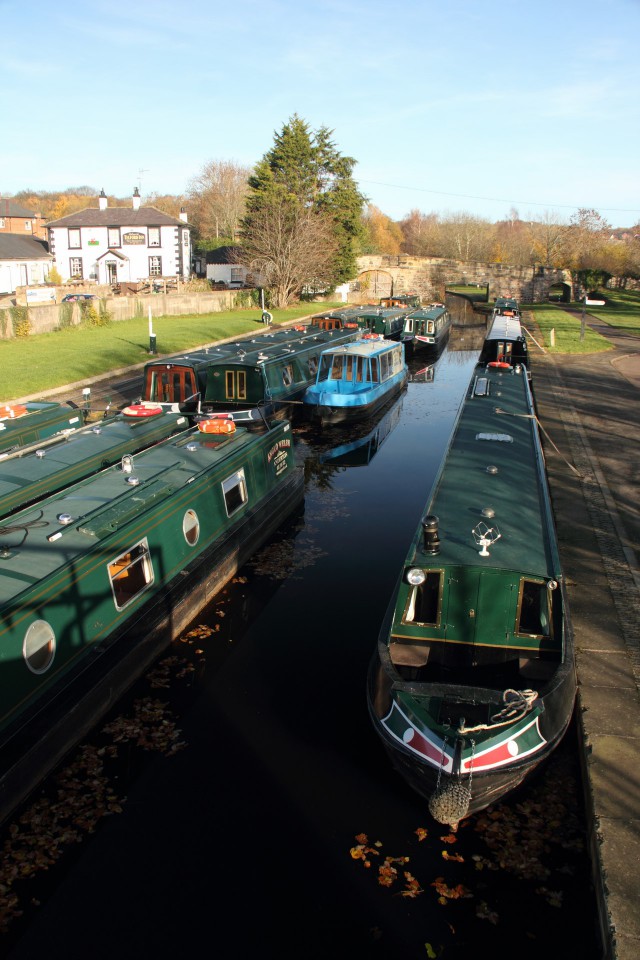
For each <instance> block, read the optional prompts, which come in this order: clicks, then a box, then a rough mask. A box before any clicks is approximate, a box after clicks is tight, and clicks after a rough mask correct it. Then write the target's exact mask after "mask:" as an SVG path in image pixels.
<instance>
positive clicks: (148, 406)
mask: <svg viewBox="0 0 640 960" xmlns="http://www.w3.org/2000/svg"><path fill="white" fill-rule="evenodd" d="M159 413H162V407H160V406H158V404H157V403H150V402H149V401H148V400H145V401H143V402H142V403H132V404H131V406H130V407H124V409H123V410H122V415H123V417H131V419H132V420H139V419H140V418H141V417H157V416H158V414H159Z"/></svg>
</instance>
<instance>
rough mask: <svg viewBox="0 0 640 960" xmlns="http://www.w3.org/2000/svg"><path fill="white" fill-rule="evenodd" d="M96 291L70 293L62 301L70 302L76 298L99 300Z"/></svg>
mask: <svg viewBox="0 0 640 960" xmlns="http://www.w3.org/2000/svg"><path fill="white" fill-rule="evenodd" d="M97 299H98V298H97V297H96V295H95V293H68V294H67V295H66V296H65V297H63V298H62V303H70V302H71V301H76V300H97Z"/></svg>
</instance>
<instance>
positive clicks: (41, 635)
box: [0, 420, 304, 790]
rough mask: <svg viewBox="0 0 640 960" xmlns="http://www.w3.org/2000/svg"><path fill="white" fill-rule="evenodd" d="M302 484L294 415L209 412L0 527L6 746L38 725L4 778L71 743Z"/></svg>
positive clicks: (0, 718)
mask: <svg viewBox="0 0 640 960" xmlns="http://www.w3.org/2000/svg"><path fill="white" fill-rule="evenodd" d="M202 427H204V429H202ZM303 495H304V480H303V476H302V469H301V467H299V466H298V465H296V463H295V456H294V449H293V438H292V433H291V427H290V423H289V422H288V421H286V420H278V421H272V422H271V423H269V425H268V427H267V428H266V429H265V430H263V431H257V430H252V431H250V430H247V429H245V428H242V427H237V428H236V427H235V425H234V424H231V423H228V422H227V421H218V422H217V423H215V422H214V421H212V420H210V421H207V422H206V424H205V425H200V426H198V427H191V428H189V429H188V430H186V431H182V432H181V433H179V434H177V435H176V436H174V437H171V438H170V439H168V440H165V441H163V442H161V443H158V444H155V445H154V446H153V447H150V448H148V449H146V450H143V451H142V452H140V453H138V454H135V455H127V456H124V457H123V458H122V461H121V463H119V464H117V465H114V466H111V467H108V468H107V469H105V470H102V471H100V472H99V473H97V474H94V475H92V476H90V477H87V478H85V479H84V480H81V481H80V482H79V483H75V484H72V485H71V486H67V487H65V488H64V489H62V490H60V491H58V492H57V493H55V494H54V495H52V496H50V497H46V498H44V499H42V500H40V501H38V503H36V504H34V505H32V506H30V507H27V508H25V509H23V510H21V511H19V512H17V513H14V514H13V515H12V516H11V518H10V521H9V522H8V523H6V522H5V523H3V524H0V609H1V614H0V680H1V683H2V690H3V697H2V706H1V707H0V745H1V747H2V749H3V751H5V752H6V751H8V750H10V745H11V742H12V740H13V738H15V737H23V736H24V733H23V731H24V730H25V729H28V730H33V729H36V730H37V731H38V734H37V736H36V737H35V738H34V737H33V736H31V737H30V739H29V741H28V743H29V744H30V745H31V746H30V748H29V751H27V753H28V754H29V755H27V754H25V755H24V756H22V755H20V756H18V759H17V761H16V766H15V767H14V768H12V770H13V771H14V772H12V773H10V774H7V776H9V781H7V780H6V779H5V780H3V781H2V783H3V787H2V789H3V790H5V789H6V783H7V782H10V783H13V785H14V788H15V789H21V788H22V785H23V784H24V783H26V782H27V781H28V780H29V779H30V778H31V781H30V782H33V778H35V779H36V781H37V780H38V778H40V777H41V776H42V775H43V770H44V767H46V765H47V764H48V763H50V762H55V759H56V756H57V755H58V752H59V751H60V750H62V749H63V748H69V746H70V745H72V744H73V743H74V742H77V741H76V737H77V738H80V737H82V736H83V735H84V731H85V730H86V729H88V728H89V727H90V726H93V725H94V724H95V722H96V720H97V719H98V718H99V716H100V712H101V711H103V710H106V709H107V708H108V707H109V706H110V705H111V704H112V702H113V701H114V699H116V698H117V697H119V696H120V695H121V694H122V693H123V692H124V690H125V689H127V687H128V686H130V685H131V683H132V682H133V680H134V679H135V678H136V676H138V675H139V674H140V672H142V670H144V669H145V667H146V666H147V665H148V664H149V663H150V662H151V661H152V660H153V659H154V658H155V657H156V656H157V655H158V653H159V652H160V651H161V650H162V649H163V648H164V647H165V646H167V645H168V643H169V642H170V641H171V639H173V638H174V637H176V636H177V635H178V634H179V633H180V631H182V630H183V629H184V628H185V627H186V625H187V624H188V623H189V622H190V621H191V620H192V619H193V617H194V616H196V615H197V613H198V612H199V610H201V609H202V608H203V607H204V606H205V605H206V604H207V603H209V602H210V601H211V600H212V599H213V597H214V596H215V595H216V593H217V592H218V591H219V590H220V589H221V588H222V587H223V586H224V585H225V584H226V583H227V582H228V581H229V579H230V578H231V577H233V576H234V575H235V573H236V572H237V571H238V569H239V568H240V567H241V566H242V564H243V563H245V562H246V560H247V559H248V558H249V557H250V556H251V555H252V554H253V553H254V552H255V551H256V550H257V549H258V548H259V547H261V546H262V545H263V543H264V542H265V541H266V540H267V539H268V538H269V537H270V536H271V535H272V534H273V533H274V532H275V531H276V530H277V528H278V527H279V526H280V525H281V524H282V522H283V521H284V520H285V518H287V517H288V516H289V515H290V514H291V513H292V512H293V511H295V510H296V509H297V508H298V507H300V506H301V505H302V503H303ZM87 677H91V678H92V682H91V683H90V684H88V683H87ZM85 685H86V688H87V689H86V691H85ZM72 688H73V689H74V690H77V691H79V692H80V691H81V692H82V696H79V697H78V699H77V701H76V700H75V699H74V706H73V709H67V708H66V707H64V704H65V703H66V702H67V700H68V699H69V698H70V692H69V691H70V690H71V689H72ZM61 704H62V705H63V708H61V707H60V705H61ZM53 716H56V718H57V722H56V724H55V725H54V724H53V723H52V722H50V720H49V718H50V717H53ZM65 725H66V734H65V736H63V734H62V733H61V730H65ZM47 741H49V746H48V747H46V746H43V745H44V744H46V743H47ZM32 748H33V749H32ZM34 751H35V753H34ZM16 770H17V771H18V772H15V771H16ZM44 772H45V773H46V772H48V771H47V770H44ZM12 777H13V779H11V778H12Z"/></svg>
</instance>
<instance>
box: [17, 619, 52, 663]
mask: <svg viewBox="0 0 640 960" xmlns="http://www.w3.org/2000/svg"><path fill="white" fill-rule="evenodd" d="M55 652H56V635H55V633H54V632H53V628H52V627H51V626H50V624H48V623H47V621H46V620H34V621H33V623H32V624H31V626H30V627H29V629H28V630H27V632H26V633H25V635H24V643H23V645H22V656H23V657H24V662H25V663H26V665H27V666H28V667H29V670H31V672H32V673H46V671H47V670H48V669H49V667H50V666H51V664H52V663H53V658H54V656H55Z"/></svg>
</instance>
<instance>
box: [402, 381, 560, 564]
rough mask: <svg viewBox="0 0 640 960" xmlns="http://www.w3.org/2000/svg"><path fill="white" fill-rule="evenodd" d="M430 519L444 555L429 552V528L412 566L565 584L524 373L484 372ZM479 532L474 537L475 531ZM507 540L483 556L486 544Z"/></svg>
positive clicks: (468, 400) (466, 405)
mask: <svg viewBox="0 0 640 960" xmlns="http://www.w3.org/2000/svg"><path fill="white" fill-rule="evenodd" d="M424 515H425V516H426V515H431V516H435V517H437V518H438V534H439V539H440V549H439V553H438V554H437V555H435V556H434V555H432V554H428V553H426V552H425V550H424V543H423V536H422V528H421V527H420V528H419V530H418V531H417V533H416V536H415V538H414V543H413V545H412V551H411V554H410V556H409V558H408V560H407V562H408V564H410V565H416V566H422V567H425V568H429V567H431V568H442V567H443V566H448V567H450V566H469V565H474V566H481V567H483V568H484V569H491V568H494V569H498V570H513V571H520V572H522V573H523V574H527V575H529V576H534V577H535V576H539V577H552V578H554V577H555V578H557V576H559V574H560V565H559V560H558V555H557V547H556V540H555V533H554V530H553V518H552V513H551V505H550V501H549V495H548V487H547V481H546V474H545V468H544V461H543V457H542V450H541V446H540V442H539V436H538V426H537V421H536V419H535V413H534V408H533V400H532V397H531V391H530V387H529V383H528V380H527V374H526V371H525V369H524V368H522V367H521V368H520V372H515V371H514V369H513V368H510V369H508V370H506V369H505V370H502V369H500V368H492V367H487V368H476V371H475V372H474V376H473V378H472V381H471V384H470V387H469V389H468V391H467V394H466V396H465V399H464V400H463V402H462V405H461V409H460V412H459V416H458V420H457V423H456V427H455V430H454V433H453V434H452V439H451V441H450V444H449V448H448V450H447V452H446V454H445V458H444V460H443V462H442V465H441V468H440V472H439V475H438V477H437V479H436V482H435V485H434V489H433V492H432V495H431V498H430V499H429V501H428V502H427V508H426V510H425V514H424ZM474 530H475V531H476V534H475V535H474V532H473V531H474ZM485 531H493V533H488V534H487V536H489V537H492V536H496V535H497V534H498V533H499V534H500V536H499V539H497V540H496V542H495V543H493V544H492V545H490V546H489V547H488V551H489V556H487V557H481V556H480V555H479V553H480V549H481V546H480V544H479V542H478V541H479V537H480V535H482V534H483V533H484V532H485Z"/></svg>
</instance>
